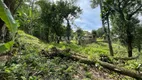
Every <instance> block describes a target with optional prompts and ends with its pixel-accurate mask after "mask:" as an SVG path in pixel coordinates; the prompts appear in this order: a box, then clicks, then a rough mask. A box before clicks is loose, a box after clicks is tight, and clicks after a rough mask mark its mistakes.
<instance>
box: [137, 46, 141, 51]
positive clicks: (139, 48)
mask: <svg viewBox="0 0 142 80" xmlns="http://www.w3.org/2000/svg"><path fill="white" fill-rule="evenodd" d="M138 51H139V52H141V44H138Z"/></svg>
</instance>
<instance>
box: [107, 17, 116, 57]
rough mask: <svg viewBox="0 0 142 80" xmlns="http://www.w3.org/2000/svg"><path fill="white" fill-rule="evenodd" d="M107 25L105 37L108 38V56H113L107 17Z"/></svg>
mask: <svg viewBox="0 0 142 80" xmlns="http://www.w3.org/2000/svg"><path fill="white" fill-rule="evenodd" d="M107 24H108V33H107V37H108V45H109V51H110V55H111V56H113V55H114V54H113V48H112V43H111V39H110V25H109V18H108V16H107Z"/></svg>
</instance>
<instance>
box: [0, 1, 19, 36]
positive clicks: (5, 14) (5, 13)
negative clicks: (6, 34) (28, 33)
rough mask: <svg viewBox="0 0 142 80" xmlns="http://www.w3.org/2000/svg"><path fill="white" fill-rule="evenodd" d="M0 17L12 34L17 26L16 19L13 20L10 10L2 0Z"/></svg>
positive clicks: (0, 2)
mask: <svg viewBox="0 0 142 80" xmlns="http://www.w3.org/2000/svg"><path fill="white" fill-rule="evenodd" d="M0 18H1V19H2V20H3V21H4V22H5V24H6V26H7V27H8V29H9V31H10V32H11V33H12V36H14V34H15V33H16V31H17V28H18V27H17V24H16V21H15V20H14V18H13V16H12V15H11V12H10V10H9V9H8V7H7V6H6V5H5V4H4V3H3V2H2V0H0Z"/></svg>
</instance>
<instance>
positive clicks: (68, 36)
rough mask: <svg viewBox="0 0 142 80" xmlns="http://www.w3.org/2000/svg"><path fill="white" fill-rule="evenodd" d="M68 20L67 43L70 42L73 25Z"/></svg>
mask: <svg viewBox="0 0 142 80" xmlns="http://www.w3.org/2000/svg"><path fill="white" fill-rule="evenodd" d="M66 20H67V30H66V36H67V43H70V36H71V26H70V22H69V20H68V19H66Z"/></svg>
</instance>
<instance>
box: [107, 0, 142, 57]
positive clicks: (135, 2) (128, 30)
mask: <svg viewBox="0 0 142 80" xmlns="http://www.w3.org/2000/svg"><path fill="white" fill-rule="evenodd" d="M108 3H109V4H108ZM141 3H142V1H141V0H128V1H124V0H114V1H110V0H108V1H106V2H105V5H106V6H107V7H108V8H109V10H111V11H112V13H113V15H112V16H113V20H114V19H115V21H117V22H116V23H114V24H115V25H116V26H117V28H118V29H120V31H119V33H120V34H119V36H120V38H121V39H125V40H124V41H125V42H126V46H127V51H128V57H132V50H133V47H132V42H133V38H134V35H133V33H134V25H135V23H133V18H134V16H136V14H139V13H140V12H141V10H142V4H141ZM119 21H120V22H119ZM120 23H121V24H120Z"/></svg>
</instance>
